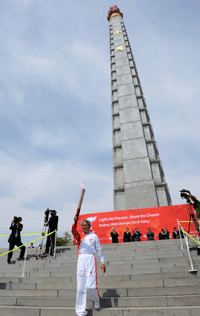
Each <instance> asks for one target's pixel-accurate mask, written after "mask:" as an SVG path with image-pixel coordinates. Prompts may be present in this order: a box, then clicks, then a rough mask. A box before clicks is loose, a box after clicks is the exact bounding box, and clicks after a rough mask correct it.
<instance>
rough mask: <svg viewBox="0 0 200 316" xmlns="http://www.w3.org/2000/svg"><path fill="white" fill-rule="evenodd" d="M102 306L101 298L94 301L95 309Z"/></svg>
mask: <svg viewBox="0 0 200 316" xmlns="http://www.w3.org/2000/svg"><path fill="white" fill-rule="evenodd" d="M99 308H100V299H98V300H96V301H94V309H99Z"/></svg>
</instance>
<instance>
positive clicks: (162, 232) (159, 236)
mask: <svg viewBox="0 0 200 316" xmlns="http://www.w3.org/2000/svg"><path fill="white" fill-rule="evenodd" d="M158 238H159V240H163V239H165V234H164V229H161V232H160V233H159V235H158Z"/></svg>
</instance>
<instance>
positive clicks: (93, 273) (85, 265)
mask: <svg viewBox="0 0 200 316" xmlns="http://www.w3.org/2000/svg"><path fill="white" fill-rule="evenodd" d="M87 291H88V292H89V293H90V296H91V298H92V299H93V301H95V302H97V301H98V300H99V299H100V295H99V291H98V288H97V264H96V258H95V256H94V255H92V254H84V255H82V254H81V255H79V256H78V264H77V294H76V314H77V315H87V311H86V300H87Z"/></svg>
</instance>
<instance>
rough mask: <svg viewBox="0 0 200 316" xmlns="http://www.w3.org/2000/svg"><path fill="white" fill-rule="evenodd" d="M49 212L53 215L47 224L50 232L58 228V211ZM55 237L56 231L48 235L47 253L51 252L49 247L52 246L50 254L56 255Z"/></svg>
mask: <svg viewBox="0 0 200 316" xmlns="http://www.w3.org/2000/svg"><path fill="white" fill-rule="evenodd" d="M49 212H51V217H50V219H49V221H48V222H46V224H45V226H49V229H48V234H49V233H51V232H53V231H54V230H58V216H57V215H56V213H57V212H56V211H55V210H52V211H49ZM55 238H56V232H55V233H53V234H51V235H50V236H48V237H47V242H46V249H45V254H49V248H50V247H51V249H50V255H51V256H53V255H54V247H55Z"/></svg>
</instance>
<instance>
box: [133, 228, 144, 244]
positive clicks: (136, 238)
mask: <svg viewBox="0 0 200 316" xmlns="http://www.w3.org/2000/svg"><path fill="white" fill-rule="evenodd" d="M141 236H142V234H141V232H140V231H139V229H138V228H136V229H135V232H134V233H133V237H132V238H133V241H141V239H140V237H141Z"/></svg>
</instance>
